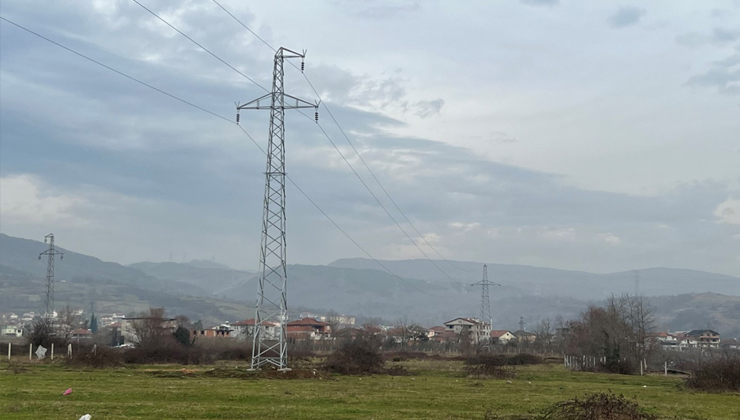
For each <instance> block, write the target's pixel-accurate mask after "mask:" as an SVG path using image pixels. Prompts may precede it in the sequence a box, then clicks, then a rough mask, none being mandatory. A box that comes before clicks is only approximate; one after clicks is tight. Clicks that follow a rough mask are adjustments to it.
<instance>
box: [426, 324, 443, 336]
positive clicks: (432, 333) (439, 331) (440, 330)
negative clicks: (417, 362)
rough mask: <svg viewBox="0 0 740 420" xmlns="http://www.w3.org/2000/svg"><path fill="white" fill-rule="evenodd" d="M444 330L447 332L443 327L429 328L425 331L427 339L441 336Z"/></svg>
mask: <svg viewBox="0 0 740 420" xmlns="http://www.w3.org/2000/svg"><path fill="white" fill-rule="evenodd" d="M446 330H447V328H445V327H443V326H441V325H440V326H436V327H432V328H430V329H428V330H427V337H429V338H434V337H435V336H437V335H440V334H442V333H443V332H445V331H446Z"/></svg>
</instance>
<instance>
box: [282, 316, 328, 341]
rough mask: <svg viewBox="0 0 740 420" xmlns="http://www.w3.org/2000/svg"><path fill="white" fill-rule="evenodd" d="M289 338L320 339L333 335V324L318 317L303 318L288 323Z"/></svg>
mask: <svg viewBox="0 0 740 420" xmlns="http://www.w3.org/2000/svg"><path fill="white" fill-rule="evenodd" d="M285 329H286V333H287V335H288V338H292V339H296V340H309V339H310V340H320V339H324V338H329V337H331V326H330V325H329V324H327V323H326V322H323V321H319V320H317V319H316V318H301V319H298V320H295V321H290V322H288V324H287V325H286V328H285Z"/></svg>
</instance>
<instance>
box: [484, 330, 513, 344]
mask: <svg viewBox="0 0 740 420" xmlns="http://www.w3.org/2000/svg"><path fill="white" fill-rule="evenodd" d="M490 335H491V341H493V342H494V343H498V344H506V343H508V342H509V341H511V340H516V336H515V335H514V333H512V332H511V331H509V330H492V331H491V334H490Z"/></svg>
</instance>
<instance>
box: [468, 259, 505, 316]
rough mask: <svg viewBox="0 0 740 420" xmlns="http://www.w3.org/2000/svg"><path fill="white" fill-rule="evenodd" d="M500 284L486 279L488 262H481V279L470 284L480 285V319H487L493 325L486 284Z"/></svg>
mask: <svg viewBox="0 0 740 420" xmlns="http://www.w3.org/2000/svg"><path fill="white" fill-rule="evenodd" d="M490 285H495V286H501V285H500V284H498V283H492V282H490V281H488V264H483V280H481V281H479V282H477V283H473V284H471V286H481V294H480V317H481V321H488V322H490V323H491V327H493V318H492V317H491V300H490V298H489V295H488V286H490Z"/></svg>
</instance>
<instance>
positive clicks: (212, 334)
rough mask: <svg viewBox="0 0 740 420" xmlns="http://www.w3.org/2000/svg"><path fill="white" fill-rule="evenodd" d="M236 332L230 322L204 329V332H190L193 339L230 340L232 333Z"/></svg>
mask: <svg viewBox="0 0 740 420" xmlns="http://www.w3.org/2000/svg"><path fill="white" fill-rule="evenodd" d="M233 331H234V329H233V328H231V325H229V323H228V322H226V323H224V324H221V325H216V326H214V327H210V328H206V329H202V330H192V331H190V337H191V338H194V339H195V338H230V337H231V336H232V335H231V333H232V332H233Z"/></svg>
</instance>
